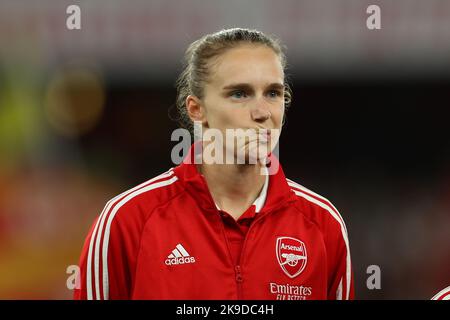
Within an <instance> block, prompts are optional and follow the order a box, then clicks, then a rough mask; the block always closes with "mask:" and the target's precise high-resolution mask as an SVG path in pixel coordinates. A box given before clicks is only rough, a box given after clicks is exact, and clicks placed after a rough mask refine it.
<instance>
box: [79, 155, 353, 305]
mask: <svg viewBox="0 0 450 320" xmlns="http://www.w3.org/2000/svg"><path fill="white" fill-rule="evenodd" d="M80 269H81V281H80V283H81V287H80V288H79V289H76V290H75V294H74V298H75V299H97V300H98V299H186V300H191V299H217V300H228V299H281V300H304V299H307V300H310V299H353V295H354V293H353V292H354V291H353V275H352V267H351V260H350V251H349V243H348V236H347V230H346V227H345V224H344V221H343V219H342V217H341V215H340V214H339V212H338V211H337V210H336V208H335V207H334V206H333V205H332V204H331V203H330V202H329V201H328V200H326V199H325V198H323V197H321V196H319V195H317V194H315V193H314V192H312V191H310V190H308V189H306V188H304V187H303V186H301V185H299V184H297V183H295V182H293V181H291V180H289V179H286V177H285V176H284V173H283V170H282V168H281V166H280V167H279V170H278V172H277V173H276V174H274V175H271V176H270V178H269V185H268V190H267V197H266V201H265V203H264V206H263V207H262V209H261V210H260V211H259V212H258V213H257V215H256V217H255V218H254V221H253V222H252V224H251V225H250V227H249V229H248V232H247V234H246V236H245V240H244V244H243V247H242V252H241V255H240V258H239V262H238V264H236V263H235V262H234V261H233V259H232V257H231V254H230V250H229V245H228V243H227V239H226V235H225V231H224V225H223V221H222V219H221V217H220V215H219V211H218V209H217V207H216V205H215V203H214V201H213V199H212V197H211V194H210V192H209V190H208V187H207V184H206V181H205V179H204V177H203V176H202V175H200V174H199V173H198V171H197V169H196V167H195V164H189V163H182V164H181V165H179V166H177V167H175V168H173V169H171V170H169V171H167V172H166V173H163V174H161V175H159V176H157V177H156V178H153V179H151V180H149V181H147V182H145V183H143V184H141V185H139V186H137V187H135V188H133V189H131V190H129V191H126V192H124V193H122V194H120V195H118V196H117V197H115V198H113V199H112V200H110V201H109V202H108V203H107V204H106V206H105V208H104V210H103V212H102V214H101V215H100V216H99V217H98V219H97V220H96V221H95V222H94V224H93V226H92V228H91V230H90V232H89V234H88V236H87V238H86V242H85V244H84V248H83V251H82V254H81V258H80Z"/></svg>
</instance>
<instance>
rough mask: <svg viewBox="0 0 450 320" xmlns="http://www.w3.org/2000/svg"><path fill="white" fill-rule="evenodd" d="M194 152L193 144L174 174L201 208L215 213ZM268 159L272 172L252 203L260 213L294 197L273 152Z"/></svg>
mask: <svg viewBox="0 0 450 320" xmlns="http://www.w3.org/2000/svg"><path fill="white" fill-rule="evenodd" d="M194 152H195V153H198V148H194V144H193V145H192V146H191V148H190V149H189V153H188V155H187V156H186V157H185V159H184V160H183V162H182V163H181V164H180V165H179V166H177V167H176V168H175V169H174V171H175V174H176V175H177V177H178V178H179V179H180V182H182V184H183V185H184V186H185V188H186V191H187V192H189V193H190V194H191V196H192V197H193V199H195V201H196V202H197V204H198V205H199V206H200V207H201V208H202V209H203V210H205V211H207V212H214V213H216V212H217V209H218V208H217V206H216V204H215V202H214V200H213V198H212V196H211V193H210V191H209V189H208V185H207V183H206V180H205V178H204V176H203V175H202V174H200V173H199V172H198V170H197V167H196V164H195V163H194V161H193V160H194V159H195V154H194ZM269 159H270V165H269V167H268V171H269V172H270V171H274V172H272V173H273V174H270V175H268V179H266V183H265V184H264V187H263V190H262V191H261V193H260V195H259V197H258V198H257V199H256V200H255V202H254V203H253V204H254V205H255V206H256V209H257V210H256V212H260V213H261V215H263V214H265V213H268V212H271V211H273V210H275V209H277V208H279V207H281V206H283V205H287V204H288V203H289V202H290V201H293V199H294V198H293V197H292V195H293V193H292V191H291V188H290V187H289V185H288V184H287V181H286V177H285V175H284V172H283V169H282V167H281V165H280V163H279V161H278V159H277V158H276V157H275V156H274V155H273V154H271V155H270V156H269ZM273 168H277V169H278V170H272V169H273ZM258 209H259V210H258Z"/></svg>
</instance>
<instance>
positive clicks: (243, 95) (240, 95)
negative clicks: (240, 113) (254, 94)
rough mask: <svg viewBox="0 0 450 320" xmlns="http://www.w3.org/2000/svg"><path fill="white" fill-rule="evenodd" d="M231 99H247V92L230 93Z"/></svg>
mask: <svg viewBox="0 0 450 320" xmlns="http://www.w3.org/2000/svg"><path fill="white" fill-rule="evenodd" d="M230 97H232V98H235V99H242V98H246V97H247V94H246V93H245V91H242V90H236V91H233V92H231V93H230Z"/></svg>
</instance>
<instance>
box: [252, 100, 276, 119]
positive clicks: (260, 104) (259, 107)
mask: <svg viewBox="0 0 450 320" xmlns="http://www.w3.org/2000/svg"><path fill="white" fill-rule="evenodd" d="M251 116H252V120H253V121H257V122H264V121H267V120H269V119H270V118H271V117H272V114H271V113H270V111H269V108H268V107H267V105H266V103H265V102H264V101H262V99H260V100H258V101H257V102H256V105H255V106H254V107H253V108H252V109H251Z"/></svg>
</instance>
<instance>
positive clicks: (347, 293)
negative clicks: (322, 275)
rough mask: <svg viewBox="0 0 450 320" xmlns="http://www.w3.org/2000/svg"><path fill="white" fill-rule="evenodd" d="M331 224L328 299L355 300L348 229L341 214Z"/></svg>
mask: <svg viewBox="0 0 450 320" xmlns="http://www.w3.org/2000/svg"><path fill="white" fill-rule="evenodd" d="M336 213H337V211H336ZM330 224H331V225H330V229H329V233H328V235H329V246H328V249H329V253H328V270H329V273H328V276H329V278H328V279H329V281H328V284H329V285H328V299H329V300H353V299H354V284H353V271H352V263H351V256H350V246H349V242H348V234H347V229H346V227H345V223H344V220H343V219H342V217H341V216H340V215H339V213H337V214H336V215H335V219H334V220H333V221H331V222H330Z"/></svg>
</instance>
